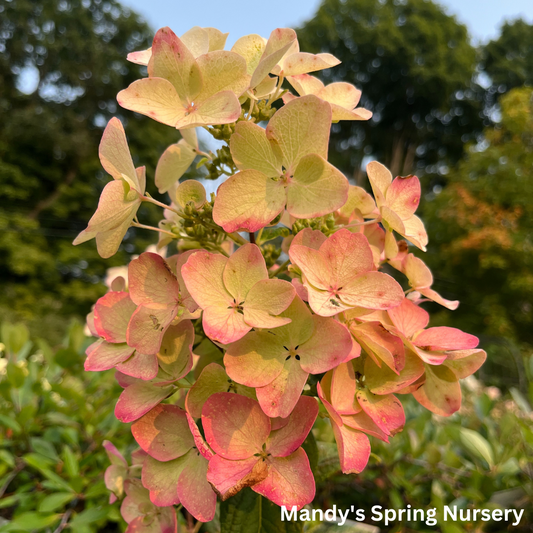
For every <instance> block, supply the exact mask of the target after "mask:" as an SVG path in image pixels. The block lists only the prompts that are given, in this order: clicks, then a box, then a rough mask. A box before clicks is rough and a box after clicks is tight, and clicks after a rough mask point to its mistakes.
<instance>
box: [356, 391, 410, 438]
mask: <svg viewBox="0 0 533 533" xmlns="http://www.w3.org/2000/svg"><path fill="white" fill-rule="evenodd" d="M356 396H357V400H358V401H359V405H361V407H362V408H363V411H364V412H365V413H366V414H367V415H368V416H369V417H370V418H371V419H372V421H373V422H374V423H375V424H376V425H377V426H378V427H379V429H381V431H383V432H384V433H385V434H386V435H394V434H395V433H398V431H401V430H402V428H403V426H404V424H405V413H404V410H403V406H402V403H401V402H400V400H398V398H396V396H394V395H393V394H387V395H386V396H377V395H376V394H372V393H371V392H370V391H368V390H366V389H360V390H358V391H357V394H356Z"/></svg>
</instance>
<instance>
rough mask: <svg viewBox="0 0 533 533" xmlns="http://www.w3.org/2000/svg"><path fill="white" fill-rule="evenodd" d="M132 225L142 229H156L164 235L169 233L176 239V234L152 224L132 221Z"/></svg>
mask: <svg viewBox="0 0 533 533" xmlns="http://www.w3.org/2000/svg"><path fill="white" fill-rule="evenodd" d="M131 225H132V226H134V227H135V228H142V229H149V230H152V231H158V232H159V233H164V234H165V235H170V236H171V237H172V238H173V239H177V235H174V233H171V232H170V231H167V230H164V229H161V228H155V227H154V226H147V225H146V224H139V222H132V223H131Z"/></svg>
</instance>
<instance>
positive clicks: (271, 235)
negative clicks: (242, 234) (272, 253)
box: [261, 226, 291, 243]
mask: <svg viewBox="0 0 533 533" xmlns="http://www.w3.org/2000/svg"><path fill="white" fill-rule="evenodd" d="M290 234H291V230H290V229H289V228H286V227H285V226H281V227H279V228H265V229H264V230H263V233H262V234H261V242H262V243H263V242H267V241H271V240H272V239H275V238H277V237H288V236H289V235H290Z"/></svg>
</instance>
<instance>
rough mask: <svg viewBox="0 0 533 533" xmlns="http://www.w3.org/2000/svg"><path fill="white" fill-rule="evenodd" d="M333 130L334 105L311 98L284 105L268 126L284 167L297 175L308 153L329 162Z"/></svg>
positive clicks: (311, 96)
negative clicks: (279, 150) (329, 148)
mask: <svg viewBox="0 0 533 533" xmlns="http://www.w3.org/2000/svg"><path fill="white" fill-rule="evenodd" d="M330 127H331V107H330V105H329V104H328V103H327V102H324V101H323V100H321V99H320V98H317V97H316V96H313V95H309V96H303V97H302V98H297V99H296V100H293V101H292V102H289V103H288V104H286V105H285V106H283V107H282V108H281V109H280V110H279V111H278V112H277V113H276V114H275V115H274V116H273V117H272V119H271V120H270V122H269V123H268V126H267V129H266V133H267V138H268V139H271V140H273V141H275V142H277V143H278V145H279V147H280V148H281V151H282V154H283V166H284V167H285V168H286V169H287V170H289V171H291V172H294V171H295V169H296V167H297V165H298V163H299V162H300V159H302V157H304V156H306V155H308V154H318V155H319V156H321V157H323V158H324V159H327V157H328V142H329V130H330ZM346 188H347V187H346ZM345 200H346V198H345V199H344V201H345ZM343 203H344V202H343ZM339 207H340V206H339Z"/></svg>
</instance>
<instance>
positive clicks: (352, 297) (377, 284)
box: [339, 272, 404, 309]
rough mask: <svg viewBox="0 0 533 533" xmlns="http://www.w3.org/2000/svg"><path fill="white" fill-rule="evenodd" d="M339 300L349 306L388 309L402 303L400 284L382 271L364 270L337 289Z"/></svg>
mask: <svg viewBox="0 0 533 533" xmlns="http://www.w3.org/2000/svg"><path fill="white" fill-rule="evenodd" d="M339 295H340V297H341V300H342V301H343V302H344V303H346V304H348V305H350V306H351V307H364V308H365V309H390V308H391V307H396V306H397V305H400V304H401V303H402V300H403V299H404V293H403V290H402V288H401V286H400V284H399V283H398V282H397V281H395V280H394V278H392V277H391V276H389V275H388V274H384V273H383V272H366V273H365V274H361V275H359V276H357V277H356V278H355V279H354V280H352V281H350V282H349V283H347V284H346V285H345V286H344V287H342V290H339Z"/></svg>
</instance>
